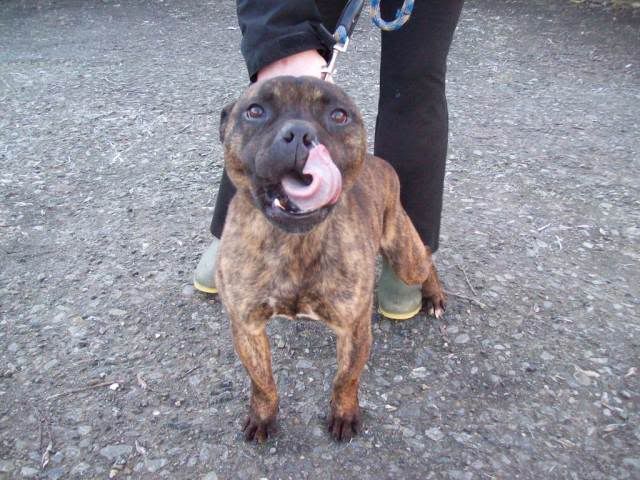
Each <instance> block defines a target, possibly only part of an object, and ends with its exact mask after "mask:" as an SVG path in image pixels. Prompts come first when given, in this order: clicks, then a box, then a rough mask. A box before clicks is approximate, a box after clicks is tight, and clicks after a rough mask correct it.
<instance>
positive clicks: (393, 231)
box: [216, 77, 446, 442]
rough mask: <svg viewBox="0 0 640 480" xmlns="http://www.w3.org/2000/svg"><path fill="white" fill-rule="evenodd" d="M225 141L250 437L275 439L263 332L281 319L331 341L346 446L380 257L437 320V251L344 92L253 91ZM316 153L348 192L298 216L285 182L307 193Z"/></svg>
mask: <svg viewBox="0 0 640 480" xmlns="http://www.w3.org/2000/svg"><path fill="white" fill-rule="evenodd" d="M220 135H221V139H222V141H223V143H224V152H225V167H226V170H227V172H228V174H229V177H230V178H231V181H232V182H233V184H234V185H235V186H236V188H237V193H236V195H235V196H234V198H233V200H232V202H231V205H230V207H229V212H228V215H227V219H226V224H225V227H224V233H223V235H222V239H221V243H220V250H219V252H220V253H219V262H218V269H217V272H216V282H217V283H216V284H217V286H218V290H219V292H220V296H221V299H222V301H223V303H224V306H225V308H226V310H227V313H228V315H229V317H230V319H231V327H232V333H233V341H234V346H235V349H236V351H237V353H238V356H239V357H240V359H241V361H242V363H243V364H244V367H245V368H246V370H247V372H248V373H249V376H250V377H251V387H252V391H251V402H250V409H249V416H248V418H247V420H246V422H245V425H244V434H245V438H246V439H247V440H253V439H256V440H257V441H259V442H262V441H264V440H265V439H266V438H267V437H268V436H269V435H270V434H272V432H273V428H274V422H275V419H276V415H277V412H278V393H277V391H276V384H275V382H274V379H273V374H272V370H271V352H270V348H269V340H268V338H267V335H266V331H265V327H266V325H267V322H268V321H269V319H270V318H272V317H274V316H282V317H289V318H292V319H293V318H307V319H312V320H319V321H322V322H324V323H325V324H326V325H327V326H328V327H330V328H331V329H332V330H333V331H334V332H335V334H336V336H337V357H338V358H337V363H338V368H337V373H336V376H335V380H334V383H333V392H332V395H331V403H330V415H329V427H328V428H329V432H330V433H331V435H332V436H333V437H334V438H335V439H337V440H345V439H349V438H350V437H351V436H352V435H354V434H356V433H357V432H358V429H359V424H360V408H359V404H358V385H359V381H360V374H361V372H362V369H363V368H364V365H365V363H366V361H367V358H368V356H369V350H370V347H371V340H372V337H371V317H372V303H373V290H374V282H375V259H376V255H377V254H378V253H379V252H381V253H382V254H383V255H384V256H385V257H386V258H387V260H388V261H389V262H390V264H391V265H392V267H393V269H394V271H395V272H396V274H397V275H398V276H399V277H400V278H401V279H402V280H403V281H404V282H405V283H407V284H414V285H418V284H421V285H422V292H423V295H424V297H425V299H426V301H427V304H428V305H429V306H430V308H429V311H430V313H432V314H435V315H436V316H440V315H441V314H442V312H443V311H444V308H445V302H446V297H445V294H444V291H443V288H442V286H441V284H440V281H439V279H438V275H437V272H436V269H435V267H434V265H433V263H432V260H431V252H430V251H429V249H428V248H427V247H425V246H424V245H423V244H422V242H421V240H420V237H419V236H418V234H417V232H416V230H415V228H414V226H413V225H412V223H411V221H410V220H409V218H408V217H407V214H406V213H405V211H404V209H403V208H402V206H401V205H400V196H399V189H400V186H399V182H398V177H397V176H396V173H395V171H394V170H393V168H392V167H391V166H390V165H389V164H388V163H386V162H385V161H384V160H382V159H380V158H377V157H374V156H372V155H369V154H368V153H367V151H366V135H365V130H364V127H363V122H362V117H361V115H360V113H359V112H358V109H357V108H356V106H355V105H354V104H353V102H352V101H351V100H350V99H349V98H348V97H347V95H346V94H345V93H344V92H343V91H342V90H341V89H340V88H338V87H337V86H335V85H333V84H330V83H327V82H323V81H320V80H317V79H313V78H311V77H302V78H294V77H279V78H276V79H272V80H268V81H266V82H264V83H260V84H254V85H252V86H251V87H249V89H248V90H247V92H246V93H245V94H244V95H243V96H242V97H241V98H240V99H239V100H238V101H237V102H235V103H234V104H232V105H229V106H228V107H226V108H225V109H224V111H223V112H222V115H221V122H220ZM317 144H322V145H324V147H326V151H327V152H328V153H329V155H330V158H331V161H333V163H334V164H335V166H336V167H337V169H338V170H339V173H340V175H341V193H340V195H339V198H337V200H336V198H332V199H331V201H329V202H327V203H326V204H323V205H320V206H316V207H317V208H315V209H313V210H311V211H301V210H300V209H299V208H296V205H295V204H294V202H292V201H291V200H290V199H289V198H287V192H286V190H283V182H284V180H283V179H284V177H286V176H287V175H288V176H289V177H291V176H295V177H296V178H297V179H298V182H299V184H300V185H301V186H302V187H304V185H306V183H308V182H309V179H308V178H305V175H307V174H306V170H305V163H307V162H308V159H309V158H310V153H309V152H310V151H311V149H312V148H313V147H314V146H316V145H317ZM326 175H328V174H326ZM327 182H328V183H331V181H329V180H327ZM334 183H335V182H334ZM334 186H335V185H334Z"/></svg>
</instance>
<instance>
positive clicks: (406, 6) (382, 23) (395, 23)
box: [371, 0, 414, 32]
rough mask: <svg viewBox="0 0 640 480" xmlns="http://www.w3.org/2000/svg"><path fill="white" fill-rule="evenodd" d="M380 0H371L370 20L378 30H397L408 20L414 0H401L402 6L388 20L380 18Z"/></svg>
mask: <svg viewBox="0 0 640 480" xmlns="http://www.w3.org/2000/svg"><path fill="white" fill-rule="evenodd" d="M381 1H382V0H371V21H372V22H373V24H374V25H375V26H376V27H378V28H379V29H380V30H384V31H386V32H391V31H393V30H398V29H399V28H400V27H402V26H403V25H404V24H405V23H407V22H408V21H409V18H411V13H412V12H413V2H414V0H404V2H402V7H400V8H399V9H398V11H397V12H396V17H395V18H394V19H393V20H390V21H387V20H383V19H382V14H381V13H380V2H381Z"/></svg>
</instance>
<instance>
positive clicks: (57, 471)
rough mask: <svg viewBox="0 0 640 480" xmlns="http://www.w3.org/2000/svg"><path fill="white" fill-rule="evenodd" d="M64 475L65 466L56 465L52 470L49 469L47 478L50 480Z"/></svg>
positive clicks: (57, 479)
mask: <svg viewBox="0 0 640 480" xmlns="http://www.w3.org/2000/svg"><path fill="white" fill-rule="evenodd" d="M63 477H64V468H62V467H56V468H52V469H50V470H47V478H48V479H49V480H60V479H61V478H63Z"/></svg>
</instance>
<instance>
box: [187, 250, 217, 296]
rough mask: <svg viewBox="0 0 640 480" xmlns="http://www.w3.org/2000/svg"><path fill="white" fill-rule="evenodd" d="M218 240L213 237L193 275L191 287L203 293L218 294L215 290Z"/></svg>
mask: <svg viewBox="0 0 640 480" xmlns="http://www.w3.org/2000/svg"><path fill="white" fill-rule="evenodd" d="M219 245H220V240H219V239H218V238H216V237H213V240H212V241H211V244H210V245H209V246H208V247H207V249H206V250H205V251H204V253H203V254H202V257H201V258H200V261H199V262H198V266H197V267H196V271H195V272H194V274H193V286H194V287H195V288H196V289H197V290H200V291H201V292H205V293H218V289H217V288H216V263H217V261H218V246H219Z"/></svg>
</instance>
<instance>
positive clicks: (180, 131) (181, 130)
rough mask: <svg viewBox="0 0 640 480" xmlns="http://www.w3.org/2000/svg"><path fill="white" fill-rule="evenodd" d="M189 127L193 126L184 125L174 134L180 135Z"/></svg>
mask: <svg viewBox="0 0 640 480" xmlns="http://www.w3.org/2000/svg"><path fill="white" fill-rule="evenodd" d="M191 125H193V123H190V124H188V125H185V126H184V127H182V128H181V129H180V130H178V131H177V132H176V133H182V132H184V131H185V130H186V129H187V128H189V127H190V126H191Z"/></svg>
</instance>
